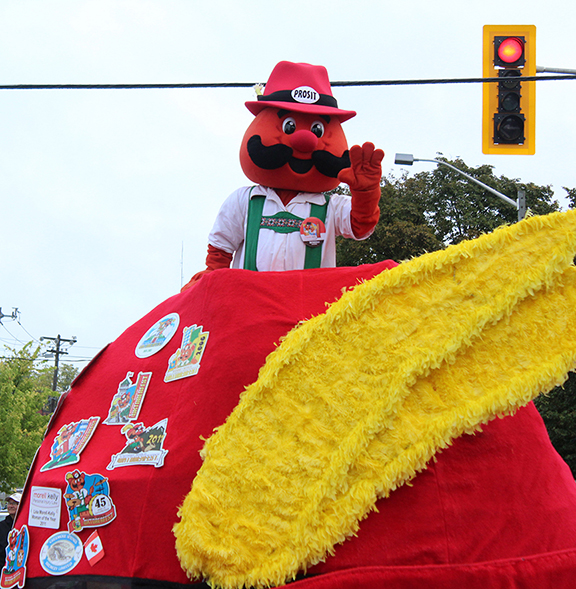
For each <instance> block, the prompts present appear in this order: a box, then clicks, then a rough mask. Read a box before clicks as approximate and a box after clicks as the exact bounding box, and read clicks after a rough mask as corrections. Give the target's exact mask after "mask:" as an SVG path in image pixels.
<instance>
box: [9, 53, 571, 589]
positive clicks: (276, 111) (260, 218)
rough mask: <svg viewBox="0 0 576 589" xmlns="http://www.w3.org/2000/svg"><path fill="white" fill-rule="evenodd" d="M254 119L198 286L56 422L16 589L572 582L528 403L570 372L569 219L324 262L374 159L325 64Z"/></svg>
mask: <svg viewBox="0 0 576 589" xmlns="http://www.w3.org/2000/svg"><path fill="white" fill-rule="evenodd" d="M247 106H248V108H249V109H250V111H251V112H252V113H253V114H254V115H255V118H254V121H253V122H252V124H251V125H250V126H249V128H248V130H247V131H246V134H245V136H244V139H243V140H242V145H241V151H240V162H241V165H242V169H243V170H244V172H245V173H246V176H247V177H248V178H249V179H250V180H251V181H252V182H254V183H255V185H254V186H251V187H247V188H241V189H239V190H237V191H236V192H234V193H233V194H232V195H231V196H230V197H229V198H228V199H227V200H226V201H225V202H224V203H223V205H222V207H221V209H220V212H219V213H218V216H217V219H216V221H215V224H214V227H213V229H212V231H211V233H210V235H209V239H208V242H209V245H208V256H207V260H206V269H205V270H203V271H201V272H200V273H198V274H196V275H195V276H194V277H192V279H191V281H190V282H189V283H188V284H187V285H186V287H185V288H184V289H183V292H181V293H179V294H177V295H175V296H173V297H170V298H169V299H168V300H166V301H164V302H162V303H161V304H159V305H158V306H157V307H156V308H154V309H152V310H151V311H150V312H149V313H148V314H146V315H145V316H144V317H143V318H142V319H140V320H139V321H137V322H136V323H135V324H134V325H132V326H130V327H129V328H128V329H127V330H126V331H125V332H124V333H122V334H121V335H120V336H119V337H118V338H117V339H116V340H115V341H114V342H112V343H111V344H109V345H108V346H107V347H106V348H105V349H104V350H102V352H101V353H100V354H99V355H98V356H97V357H96V358H94V360H93V361H92V362H91V364H90V365H89V366H88V367H87V368H86V369H85V370H84V371H83V372H82V373H81V374H80V375H79V377H78V378H77V379H76V381H74V383H73V385H72V387H71V389H70V391H69V392H68V393H67V394H66V395H65V396H64V397H63V398H62V399H61V401H60V402H59V405H58V408H57V411H56V412H55V413H54V415H53V417H52V420H51V422H50V424H49V427H48V430H47V433H46V437H45V440H44V442H43V444H42V446H41V447H40V449H39V450H38V453H37V455H36V458H35V461H34V463H33V465H32V467H31V469H30V476H29V479H28V481H27V484H26V488H25V490H24V493H23V499H22V502H21V504H20V510H19V513H18V518H17V520H16V522H15V525H16V526H17V527H18V528H20V529H22V530H26V537H27V538H29V550H28V559H27V562H26V571H27V572H26V575H27V579H26V587H28V588H29V589H56V588H70V589H72V588H73V587H90V588H91V589H107V588H108V587H111V586H115V587H116V586H118V587H120V586H121V587H126V588H127V589H128V588H131V589H136V588H144V587H146V589H160V588H165V587H169V588H171V589H184V588H185V587H190V586H191V587H195V588H196V589H207V588H208V587H209V586H210V587H212V588H215V589H216V588H225V589H242V588H244V587H245V588H246V589H248V588H250V587H256V588H266V587H274V586H283V585H286V584H290V585H291V586H293V587H294V589H348V588H349V587H358V588H370V589H408V588H411V587H427V588H432V589H440V588H442V589H461V588H462V587H466V588H467V589H485V588H486V587H502V588H504V587H515V588H516V589H533V588H535V587H538V589H569V588H572V587H573V586H574V579H575V578H576V485H575V484H574V480H573V477H572V476H571V473H570V470H569V469H568V467H567V465H566V464H565V463H564V462H563V461H562V459H561V458H560V457H559V456H558V454H557V453H556V452H555V450H554V449H553V447H552V445H551V444H550V440H549V438H548V435H547V433H546V429H545V427H544V425H543V423H542V420H541V418H540V416H539V415H538V412H537V411H536V409H535V407H534V405H533V404H532V403H531V400H532V399H533V398H534V397H535V396H537V395H538V394H540V393H546V392H548V391H550V390H551V389H552V388H553V387H554V386H556V385H558V384H561V383H562V382H563V381H564V380H565V379H566V377H567V374H568V372H569V371H570V370H574V368H575V367H576V268H575V267H574V264H573V260H574V256H575V255H576V211H569V212H567V213H554V214H552V215H549V216H546V217H531V218H528V219H526V220H524V221H522V222H520V223H517V224H515V225H512V226H510V227H503V228H500V229H498V230H496V231H494V232H493V233H491V234H489V235H483V236H481V237H480V238H478V239H475V240H472V241H468V242H462V243H460V244H458V245H456V246H452V247H449V248H447V249H446V250H443V251H439V252H433V253H431V254H426V255H424V256H421V257H419V258H415V259H413V260H410V261H408V262H404V263H402V264H400V265H398V264H397V263H395V262H393V261H391V260H384V261H382V262H379V263H377V264H372V265H364V266H359V267H357V268H335V267H334V266H335V241H334V240H335V238H336V236H338V235H341V236H344V237H347V238H351V239H364V238H366V237H367V236H369V235H370V233H371V232H372V230H373V228H374V226H375V224H376V223H377V221H378V216H379V211H378V200H379V197H380V188H379V184H380V176H381V169H380V166H381V161H382V158H383V155H384V154H383V152H382V151H381V150H378V149H375V148H374V146H373V145H372V144H371V143H365V144H364V145H363V146H353V147H352V148H350V150H349V151H348V147H347V144H346V139H345V136H344V133H343V131H342V127H341V123H342V122H343V121H345V120H347V119H349V118H350V117H352V116H354V114H355V113H354V112H352V111H344V110H341V109H339V107H338V104H337V103H336V100H335V99H334V97H333V96H332V91H331V89H330V84H329V81H328V76H327V73H326V70H325V69H324V68H322V67H318V66H312V65H308V64H294V63H289V62H281V63H279V64H278V65H277V66H276V68H274V71H273V72H272V74H271V76H270V79H269V81H268V83H267V85H266V88H265V90H264V93H263V94H261V95H260V96H259V97H258V100H257V101H251V102H248V103H247ZM340 182H345V183H346V184H348V186H349V187H350V193H351V197H346V196H342V195H338V194H329V195H325V194H324V193H325V192H330V191H331V190H332V189H334V188H336V187H337V185H338V184H339V183H340ZM230 266H232V267H230ZM119 407H120V408H121V409H122V410H121V411H120V410H119ZM62 432H69V433H70V432H72V433H70V435H69V436H65V437H64V438H63V437H62ZM75 480H78V481H81V482H82V486H83V488H85V489H87V490H89V492H88V491H86V493H85V494H84V495H83V497H82V499H83V501H82V510H81V511H80V510H78V509H76V505H75V502H72V503H71V502H70V497H72V496H73V495H74V492H75V489H74V485H73V484H71V483H73V481H75ZM15 584H18V585H19V586H20V587H21V586H22V583H21V582H20V580H18V582H16V580H14V579H12V578H11V577H7V576H5V575H4V576H3V577H2V581H1V582H0V587H2V589H7V588H9V587H12V586H15Z"/></svg>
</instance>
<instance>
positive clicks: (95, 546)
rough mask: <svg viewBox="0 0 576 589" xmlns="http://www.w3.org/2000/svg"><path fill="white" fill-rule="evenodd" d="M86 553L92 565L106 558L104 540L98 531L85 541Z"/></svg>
mask: <svg viewBox="0 0 576 589" xmlns="http://www.w3.org/2000/svg"><path fill="white" fill-rule="evenodd" d="M84 554H85V555H86V558H87V559H88V562H89V563H90V566H94V565H95V564H96V563H97V562H99V561H100V560H102V558H104V548H103V547H102V540H100V536H99V535H98V532H96V531H94V532H92V533H91V534H90V536H88V540H86V542H84Z"/></svg>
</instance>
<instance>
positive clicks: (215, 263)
mask: <svg viewBox="0 0 576 589" xmlns="http://www.w3.org/2000/svg"><path fill="white" fill-rule="evenodd" d="M231 262H232V254H229V253H228V252H225V251H224V250H221V249H219V248H217V247H214V246H213V245H210V244H208V255H207V256H206V270H202V271H201V272H197V273H196V274H194V276H192V278H191V279H190V281H189V282H188V283H187V284H185V285H184V286H183V287H182V288H181V290H180V292H184V291H185V290H188V289H189V288H190V287H191V286H193V285H194V284H195V283H196V282H198V281H199V280H200V278H202V276H204V274H206V273H208V272H212V271H213V270H219V269H220V268H230V263H231Z"/></svg>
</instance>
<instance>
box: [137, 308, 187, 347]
mask: <svg viewBox="0 0 576 589" xmlns="http://www.w3.org/2000/svg"><path fill="white" fill-rule="evenodd" d="M179 323H180V316H179V315H178V313H170V314H169V315H166V316H165V317H162V319H160V320H159V321H156V323H154V325H153V326H152V327H151V328H150V329H149V330H148V331H147V332H146V333H145V334H144V335H143V336H142V339H141V340H140V341H139V342H138V345H137V346H136V350H135V354H136V356H137V357H138V358H148V357H149V356H152V355H154V354H156V352H159V351H160V350H161V349H162V348H163V347H164V346H165V345H166V344H167V343H168V342H169V341H170V340H171V339H172V336H173V335H174V334H175V333H176V330H177V329H178V324H179Z"/></svg>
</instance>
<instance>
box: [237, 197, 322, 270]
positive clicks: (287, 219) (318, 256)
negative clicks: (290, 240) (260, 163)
mask: <svg viewBox="0 0 576 589" xmlns="http://www.w3.org/2000/svg"><path fill="white" fill-rule="evenodd" d="M253 189H254V187H253V188H252V189H251V190H250V195H249V198H250V201H249V204H248V219H247V221H246V246H245V248H244V269H245V270H258V268H257V267H256V253H257V252H258V237H259V235H260V229H261V228H265V229H269V230H272V231H276V232H278V233H292V232H294V231H300V225H301V223H302V221H304V219H302V218H301V217H297V216H296V215H293V214H292V213H288V212H286V211H280V212H279V213H276V214H275V215H272V216H270V217H263V216H262V211H263V210H264V202H265V200H266V197H265V196H264V195H261V194H256V195H254V196H253V197H252V196H251V195H252V190H253ZM328 200H329V198H328V196H327V197H326V202H325V203H324V204H323V205H317V204H313V205H311V207H310V216H311V217H317V218H318V219H320V220H321V221H322V222H323V223H324V222H325V221H326V209H327V208H328ZM321 262H322V244H320V245H319V246H318V247H306V257H305V258H304V268H306V269H308V268H320V264H321Z"/></svg>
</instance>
